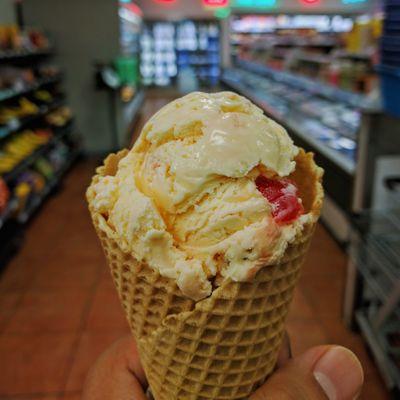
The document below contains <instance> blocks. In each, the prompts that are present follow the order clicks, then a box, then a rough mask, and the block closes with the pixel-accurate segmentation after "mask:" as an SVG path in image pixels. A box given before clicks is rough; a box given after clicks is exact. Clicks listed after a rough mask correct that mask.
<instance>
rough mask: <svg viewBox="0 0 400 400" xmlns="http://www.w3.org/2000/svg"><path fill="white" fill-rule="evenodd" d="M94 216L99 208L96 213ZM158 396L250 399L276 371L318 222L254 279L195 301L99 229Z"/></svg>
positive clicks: (180, 399)
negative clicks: (307, 253) (295, 290)
mask: <svg viewBox="0 0 400 400" xmlns="http://www.w3.org/2000/svg"><path fill="white" fill-rule="evenodd" d="M92 216H93V214H92ZM93 220H94V224H95V226H96V228H97V233H98V235H99V237H100V239H101V242H102V245H103V248H104V251H105V253H106V256H107V259H108V262H109V264H110V267H111V271H112V275H113V278H114V282H115V285H116V287H117V290H118V293H119V296H120V299H121V302H122V304H123V307H124V309H125V313H126V316H127V318H128V322H129V324H130V327H131V330H132V332H133V334H134V336H135V338H136V341H137V344H138V347H139V352H140V355H141V360H142V363H143V366H144V369H145V372H146V375H147V378H148V381H149V383H150V387H151V389H152V393H153V395H154V398H155V399H156V400H184V399H185V400H186V399H190V400H192V399H193V400H194V399H196V400H203V399H204V400H206V399H245V398H248V396H249V394H250V393H252V392H253V391H254V390H255V389H256V388H257V386H259V385H260V384H261V383H262V382H264V380H265V379H266V378H267V377H268V375H269V374H270V373H271V372H272V370H273V368H274V366H275V362H276V359H277V356H278V351H279V347H280V344H281V340H282V336H283V332H284V321H285V317H286V315H287V312H288V309H289V305H290V302H291V299H292V295H293V290H294V287H295V284H296V282H297V278H298V275H299V271H300V267H301V264H302V262H303V259H304V255H305V253H306V251H307V248H308V245H309V241H310V238H311V236H312V232H313V228H314V226H307V227H306V229H305V231H304V232H303V234H302V235H301V237H300V238H298V240H297V241H296V242H295V243H293V244H292V245H290V246H289V247H288V248H287V250H286V252H285V255H284V257H283V258H282V259H281V261H280V262H279V263H278V264H276V265H270V266H266V267H264V268H262V269H261V270H260V271H259V272H258V274H257V275H256V277H255V279H253V280H252V281H251V282H233V281H231V280H225V281H224V282H223V283H222V285H221V286H220V287H218V288H216V289H215V290H214V291H213V293H212V295H211V296H210V297H209V298H206V299H204V300H201V301H199V302H194V301H193V300H191V299H189V298H187V297H185V296H184V295H183V294H182V293H181V291H180V290H179V288H178V287H177V285H176V283H175V281H173V280H171V279H168V278H165V277H162V276H161V275H160V274H159V273H158V272H156V271H154V270H153V269H152V268H150V267H149V266H147V265H145V264H142V263H139V262H138V261H137V260H136V259H135V258H134V257H132V255H130V254H124V253H123V252H122V251H121V250H120V248H119V247H118V245H117V243H115V242H114V241H113V240H111V239H110V238H108V237H107V235H106V234H105V233H104V232H102V231H101V230H100V229H98V226H97V224H96V218H93Z"/></svg>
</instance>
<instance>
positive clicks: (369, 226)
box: [344, 203, 400, 393]
mask: <svg viewBox="0 0 400 400" xmlns="http://www.w3.org/2000/svg"><path fill="white" fill-rule="evenodd" d="M397 204H399V203H397ZM399 253H400V208H396V209H393V210H390V211H367V212H364V213H362V214H360V215H359V216H357V217H356V218H355V219H354V225H353V230H352V237H351V242H350V247H349V254H350V260H349V265H348V280H347V286H346V296H345V302H344V316H345V321H346V322H347V324H348V325H352V324H354V323H357V325H358V326H359V328H360V330H361V333H362V334H363V336H364V338H365V340H366V342H367V344H368V346H369V347H370V349H371V352H372V354H373V356H374V358H375V359H376V362H377V365H378V367H379V369H380V371H381V373H382V376H383V378H384V380H385V382H386V385H387V387H388V388H389V389H392V390H397V391H398V392H399V393H400V345H399V343H397V345H396V343H394V344H393V343H391V340H390V337H391V336H396V337H400V254H399Z"/></svg>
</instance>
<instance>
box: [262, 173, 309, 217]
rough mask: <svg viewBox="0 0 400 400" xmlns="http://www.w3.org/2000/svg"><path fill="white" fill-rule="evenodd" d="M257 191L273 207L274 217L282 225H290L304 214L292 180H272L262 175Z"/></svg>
mask: <svg viewBox="0 0 400 400" xmlns="http://www.w3.org/2000/svg"><path fill="white" fill-rule="evenodd" d="M256 185H257V189H258V190H259V191H260V193H261V194H262V195H263V196H264V197H265V198H266V199H267V200H268V201H269V203H270V204H271V205H272V216H273V217H274V219H275V221H276V222H277V223H280V224H288V223H290V222H292V221H294V220H295V219H296V218H298V217H299V216H300V215H301V214H303V212H304V209H303V205H302V204H301V201H300V199H299V197H298V189H297V186H296V185H295V184H294V183H293V182H292V181H291V180H290V179H286V178H285V179H270V178H267V177H265V176H262V175H260V176H259V177H258V178H257V179H256Z"/></svg>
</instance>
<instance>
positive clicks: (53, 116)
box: [46, 106, 72, 127]
mask: <svg viewBox="0 0 400 400" xmlns="http://www.w3.org/2000/svg"><path fill="white" fill-rule="evenodd" d="M71 118H72V112H71V109H70V108H69V107H67V106H64V107H60V108H57V110H54V111H53V112H51V113H49V114H47V115H46V122H47V123H49V124H50V125H54V126H57V127H60V126H64V125H65V124H66V123H67V122H68V121H69V120H70V119H71Z"/></svg>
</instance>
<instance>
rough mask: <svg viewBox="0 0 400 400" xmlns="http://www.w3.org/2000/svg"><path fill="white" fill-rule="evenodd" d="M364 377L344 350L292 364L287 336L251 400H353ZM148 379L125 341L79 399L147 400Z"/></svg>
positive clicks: (323, 349)
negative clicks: (277, 356)
mask: <svg viewBox="0 0 400 400" xmlns="http://www.w3.org/2000/svg"><path fill="white" fill-rule="evenodd" d="M363 381H364V374H363V370H362V367H361V364H360V362H359V361H358V359H357V357H356V356H355V355H354V354H353V353H352V352H351V351H350V350H348V349H346V348H344V347H341V346H335V345H324V346H317V347H313V348H311V349H309V350H307V351H306V352H305V353H303V354H302V355H300V356H298V357H295V358H292V359H290V345H289V340H288V337H287V336H286V337H285V340H284V343H283V346H282V350H281V353H280V355H279V358H278V366H277V369H276V370H275V372H274V373H273V374H272V375H271V376H270V377H269V379H268V381H267V382H266V383H265V384H264V385H262V386H261V387H260V388H259V389H258V390H257V391H256V392H255V393H254V394H253V395H252V396H251V397H250V400H326V399H329V400H354V399H356V398H357V397H358V395H359V394H360V392H361V388H362V384H363ZM146 388H147V382H146V377H145V374H144V371H143V369H142V367H141V365H140V360H139V355H138V352H137V348H136V344H135V341H134V339H133V338H132V337H130V336H129V337H126V338H123V339H120V340H118V341H117V342H115V343H114V344H113V345H112V346H111V347H110V348H109V349H108V350H106V351H105V352H104V353H103V354H102V355H101V356H100V358H99V359H98V360H97V362H96V363H95V365H94V366H93V367H92V369H91V370H90V372H89V374H88V377H87V379H86V384H85V388H84V391H83V395H82V400H147V397H146V395H145V390H146Z"/></svg>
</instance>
